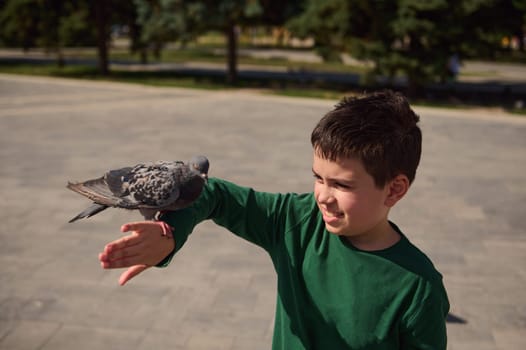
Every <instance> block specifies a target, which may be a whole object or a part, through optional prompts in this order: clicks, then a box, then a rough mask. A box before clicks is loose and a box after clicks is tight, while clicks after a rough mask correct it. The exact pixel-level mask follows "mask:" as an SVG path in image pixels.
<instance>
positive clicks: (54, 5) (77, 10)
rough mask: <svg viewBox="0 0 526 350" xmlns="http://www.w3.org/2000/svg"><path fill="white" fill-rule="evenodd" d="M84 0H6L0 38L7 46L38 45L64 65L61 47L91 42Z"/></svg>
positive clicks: (1, 16)
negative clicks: (79, 0) (79, 42)
mask: <svg viewBox="0 0 526 350" xmlns="http://www.w3.org/2000/svg"><path fill="white" fill-rule="evenodd" d="M87 17H88V8H87V6H86V3H83V2H78V1H59V0H9V1H7V2H6V3H5V5H4V7H3V8H2V12H1V13H0V26H2V28H4V30H3V32H2V33H3V34H2V37H1V39H2V41H3V43H4V44H5V45H7V46H16V47H22V48H23V49H24V50H28V49H30V48H33V47H42V48H44V49H46V50H47V51H49V52H54V53H56V55H57V64H58V65H59V66H63V65H64V56H63V51H62V49H63V48H64V47H66V46H70V45H74V44H77V43H78V40H79V39H80V38H83V40H84V41H83V42H84V43H88V44H92V43H93V42H92V41H90V39H89V38H93V35H91V34H92V32H91V31H90V29H89V26H88V24H87Z"/></svg>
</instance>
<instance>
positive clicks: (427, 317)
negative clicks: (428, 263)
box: [401, 283, 449, 350]
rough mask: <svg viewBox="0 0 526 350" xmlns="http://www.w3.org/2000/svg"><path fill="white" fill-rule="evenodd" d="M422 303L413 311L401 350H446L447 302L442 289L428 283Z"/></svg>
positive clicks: (439, 286) (407, 323)
mask: <svg viewBox="0 0 526 350" xmlns="http://www.w3.org/2000/svg"><path fill="white" fill-rule="evenodd" d="M424 294H425V296H424V297H423V298H422V302H421V303H420V304H419V305H418V307H416V308H415V309H414V310H413V313H412V316H411V317H410V318H409V319H408V320H407V322H406V329H405V332H404V333H403V335H402V341H403V344H402V347H401V348H403V349H415V350H416V349H418V350H446V348H447V332H446V317H447V314H448V311H449V301H448V298H447V295H446V292H445V289H444V287H443V286H442V285H441V284H440V285H434V284H432V283H428V284H427V286H426V288H425V292H424Z"/></svg>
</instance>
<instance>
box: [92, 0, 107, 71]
mask: <svg viewBox="0 0 526 350" xmlns="http://www.w3.org/2000/svg"><path fill="white" fill-rule="evenodd" d="M106 4H107V3H106V1H105V0H96V1H95V2H94V6H95V24H96V27H97V51H98V68H99V72H100V73H101V74H102V75H108V73H109V69H108V65H109V63H108V39H109V31H108V11H107V5H106Z"/></svg>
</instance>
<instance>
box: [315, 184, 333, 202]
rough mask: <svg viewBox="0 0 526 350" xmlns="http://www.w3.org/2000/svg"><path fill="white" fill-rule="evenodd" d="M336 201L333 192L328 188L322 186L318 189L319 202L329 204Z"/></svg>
mask: <svg viewBox="0 0 526 350" xmlns="http://www.w3.org/2000/svg"><path fill="white" fill-rule="evenodd" d="M334 201H335V199H334V196H333V194H332V190H331V188H330V187H328V186H323V185H320V186H319V187H318V202H319V203H322V204H329V203H333V202H334Z"/></svg>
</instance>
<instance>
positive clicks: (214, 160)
mask: <svg viewBox="0 0 526 350" xmlns="http://www.w3.org/2000/svg"><path fill="white" fill-rule="evenodd" d="M335 102H336V101H324V100H310V99H294V98H283V97H273V96H265V95H258V94H251V93H243V92H236V91H228V92H226V91H225V92H209V91H199V90H184V89H169V88H153V87H143V86H134V85H125V84H117V83H103V82H87V81H75V80H64V79H50V78H36V77H18V76H13V75H0V164H1V166H0V194H1V198H2V200H1V202H0V266H1V267H0V349H9V350H15V349H31V350H36V349H44V350H48V349H72V348H74V349H99V348H106V349H126V350H130V349H137V350H139V349H144V350H146V349H229V350H233V349H270V344H271V338H272V325H273V315H274V303H275V282H276V279H275V276H274V271H273V268H272V266H271V262H270V259H268V258H267V256H266V253H264V252H263V251H262V250H260V249H258V248H257V247H254V246H252V245H250V244H249V243H247V242H245V241H242V240H241V239H239V238H237V237H235V236H233V235H231V234H229V233H228V232H226V231H225V230H223V229H222V228H219V227H217V226H215V225H213V224H212V223H203V224H201V225H200V226H198V228H197V229H196V231H195V232H194V234H193V235H192V236H191V237H190V239H189V241H188V243H187V245H186V247H185V249H183V250H182V251H181V252H180V253H179V254H178V255H177V256H176V258H175V259H174V260H173V262H172V264H171V265H170V266H169V267H168V268H167V269H150V270H149V271H146V272H145V273H144V274H143V275H141V276H139V277H137V278H136V279H134V280H132V281H131V282H130V283H129V284H128V285H126V286H125V287H119V286H118V284H117V278H118V276H119V274H120V272H119V271H104V270H102V269H101V268H100V267H99V264H98V260H97V254H98V252H99V251H100V250H101V249H102V248H103V246H104V244H105V243H107V242H108V241H110V240H113V239H115V238H117V237H118V236H119V227H120V225H121V224H122V223H124V222H127V221H131V220H137V219H139V218H140V217H139V216H138V215H136V214H133V213H128V212H125V211H119V210H108V211H106V212H104V213H102V214H100V215H97V216H96V217H94V218H91V219H88V220H83V221H79V222H77V223H75V224H68V223H67V221H68V220H69V219H70V218H71V217H73V216H74V215H76V214H77V213H78V212H79V211H80V210H81V209H84V207H85V206H87V204H88V201H87V200H85V199H84V198H82V197H80V196H78V195H77V194H75V193H73V192H70V191H68V190H67V189H66V188H65V185H66V183H67V181H68V180H72V181H74V180H83V179H85V178H87V177H95V176H99V175H101V174H102V172H103V171H105V170H106V169H108V168H113V167H120V166H124V165H129V164H135V163H137V162H142V161H151V160H158V159H166V160H173V159H182V160H186V159H188V158H189V157H190V156H192V155H193V154H195V153H202V154H206V155H207V156H208V157H209V158H210V160H211V170H210V175H211V176H216V177H222V178H226V179H228V180H231V181H234V182H237V183H239V184H242V185H248V186H252V187H254V188H256V189H258V190H265V191H281V192H289V191H293V192H305V191H310V190H311V187H312V181H313V180H312V175H311V170H310V168H311V149H310V143H309V137H310V132H311V130H312V128H313V126H314V125H315V123H316V122H317V121H318V120H319V118H320V117H321V116H322V115H323V114H324V113H325V112H327V111H328V110H329V109H330V108H331V107H332V105H333V104H334V103H335ZM416 110H417V112H419V113H420V115H421V118H422V122H421V126H422V129H423V132H424V153H423V159H422V163H421V167H420V170H419V172H418V174H417V179H416V182H415V184H414V186H413V188H412V189H411V191H410V193H409V195H408V196H407V197H406V198H405V199H404V200H403V201H402V202H401V203H400V205H398V206H397V207H396V208H395V211H394V212H393V216H392V218H393V220H394V221H395V222H397V223H398V224H399V225H400V226H401V228H402V229H403V230H404V232H406V233H407V235H408V236H409V238H410V239H411V240H412V241H413V242H414V243H416V244H417V245H418V246H419V247H420V248H421V249H422V250H424V251H425V252H426V253H427V254H428V255H429V256H430V257H431V258H432V260H433V261H434V262H435V265H436V266H437V267H438V269H439V270H440V271H441V272H442V273H443V275H444V279H445V284H446V288H447V290H448V292H449V297H450V301H451V312H452V316H451V321H452V322H450V323H448V332H449V338H450V340H449V344H450V346H449V348H450V349H452V350H486V349H487V350H490V349H491V350H496V349H499V350H511V349H525V348H526V340H525V339H526V338H525V337H524V334H526V298H525V290H526V228H525V227H526V209H525V203H526V177H525V174H526V119H525V118H524V117H510V116H506V115H504V114H503V113H500V112H498V111H482V110H480V111H478V110H475V111H471V112H462V111H448V110H439V109H431V108H416Z"/></svg>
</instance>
